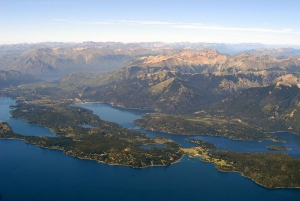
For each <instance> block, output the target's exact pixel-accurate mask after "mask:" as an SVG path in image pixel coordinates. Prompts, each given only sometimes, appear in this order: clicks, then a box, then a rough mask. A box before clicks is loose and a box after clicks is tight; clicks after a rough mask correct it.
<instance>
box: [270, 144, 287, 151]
mask: <svg viewBox="0 0 300 201" xmlns="http://www.w3.org/2000/svg"><path fill="white" fill-rule="evenodd" d="M266 148H267V149H269V150H276V151H288V150H291V149H290V148H288V147H284V146H278V145H269V146H267V147H266Z"/></svg>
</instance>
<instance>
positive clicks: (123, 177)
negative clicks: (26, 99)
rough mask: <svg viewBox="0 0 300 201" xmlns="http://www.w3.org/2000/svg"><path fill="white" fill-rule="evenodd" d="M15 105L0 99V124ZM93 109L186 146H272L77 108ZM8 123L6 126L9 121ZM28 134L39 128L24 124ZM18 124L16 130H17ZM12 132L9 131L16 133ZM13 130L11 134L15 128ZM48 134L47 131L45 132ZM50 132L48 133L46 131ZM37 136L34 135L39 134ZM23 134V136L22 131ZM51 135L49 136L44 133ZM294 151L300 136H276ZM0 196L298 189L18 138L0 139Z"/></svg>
mask: <svg viewBox="0 0 300 201" xmlns="http://www.w3.org/2000/svg"><path fill="white" fill-rule="evenodd" d="M11 104H14V102H13V101H12V100H10V99H7V98H0V111H1V114H0V117H1V118H0V120H3V121H7V122H8V123H9V122H10V121H13V119H10V118H9V110H10V109H9V105H11ZM76 106H81V107H85V108H88V109H91V110H93V111H94V113H95V114H97V115H99V116H100V118H101V119H104V120H108V121H113V122H116V123H119V124H121V125H122V126H124V127H127V128H130V129H134V130H138V131H142V132H145V133H147V135H148V136H149V137H155V136H157V135H159V136H162V137H167V138H171V139H173V140H174V141H176V142H178V143H180V144H182V146H184V147H190V146H193V145H194V144H192V143H190V142H188V141H186V140H185V139H186V138H196V139H203V140H206V141H209V142H212V143H214V144H216V145H217V147H218V149H230V150H236V151H245V150H248V151H255V152H257V151H264V152H269V151H270V150H267V149H266V148H265V147H266V146H267V145H271V144H278V145H280V144H281V143H274V142H271V141H263V142H244V141H233V140H229V139H227V138H221V137H210V136H180V135H169V134H164V133H159V132H150V131H144V130H143V129H140V128H138V126H137V125H135V124H133V123H132V120H134V119H137V118H139V117H140V116H141V115H143V114H145V113H146V112H147V111H140V110H126V109H120V108H116V107H112V106H110V105H106V104H98V103H87V104H76ZM9 124H10V123H9ZM25 125H27V126H28V127H26V126H25V127H23V126H24V125H21V126H22V130H26V129H27V128H28V129H29V127H30V126H31V129H33V130H31V131H30V133H32V134H35V135H43V133H44V132H40V131H38V130H37V131H35V130H34V129H35V128H37V129H38V128H40V127H38V126H34V125H30V126H29V125H28V124H25ZM17 127H18V125H16V126H14V128H15V129H16V128H17ZM14 128H13V129H14ZM15 129H14V130H15ZM47 130H48V129H47ZM48 131H49V130H48ZM36 132H37V133H39V134H37V133H36ZM24 133H25V132H24ZM48 134H49V133H48ZM278 135H279V136H281V135H282V136H283V138H285V140H286V141H287V143H286V144H285V146H287V147H290V148H292V150H290V151H287V152H286V153H288V154H290V155H293V156H296V157H299V142H300V138H299V136H296V135H292V134H289V133H279V134H278ZM0 194H1V196H2V199H1V201H4V200H146V201H147V200H299V197H300V190H299V189H276V190H274V189H272V190H270V189H266V188H264V187H261V186H259V185H257V184H255V183H254V182H252V181H251V180H250V179H247V178H244V177H242V176H241V175H240V174H239V173H222V172H219V171H218V170H216V168H215V167H214V165H213V164H211V163H204V162H201V161H200V160H199V159H198V158H189V157H188V156H185V157H184V158H183V159H182V160H181V161H180V162H178V163H175V164H173V165H171V166H168V167H147V168H142V169H133V168H130V167H123V166H111V165H106V164H102V163H98V162H96V161H91V160H82V159H77V158H74V157H71V156H68V155H66V154H64V153H63V152H62V151H59V150H50V149H43V148H40V147H37V146H35V145H30V144H26V143H24V142H23V141H20V140H0Z"/></svg>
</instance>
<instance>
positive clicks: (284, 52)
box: [245, 48, 300, 59]
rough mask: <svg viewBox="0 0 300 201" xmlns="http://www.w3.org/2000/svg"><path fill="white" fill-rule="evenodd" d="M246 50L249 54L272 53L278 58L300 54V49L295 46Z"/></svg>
mask: <svg viewBox="0 0 300 201" xmlns="http://www.w3.org/2000/svg"><path fill="white" fill-rule="evenodd" d="M245 52H246V53H249V54H257V55H270V56H272V57H276V58H278V59H283V58H288V57H293V56H300V49H293V48H278V49H274V48H260V49H253V50H249V51H245Z"/></svg>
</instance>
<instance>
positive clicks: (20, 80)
mask: <svg viewBox="0 0 300 201" xmlns="http://www.w3.org/2000/svg"><path fill="white" fill-rule="evenodd" d="M41 81H42V80H41V79H39V78H37V77H34V76H32V75H29V74H23V73H20V72H17V71H2V70H0V88H3V87H10V86H17V85H23V84H29V83H34V82H41Z"/></svg>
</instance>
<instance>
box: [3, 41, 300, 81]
mask: <svg viewBox="0 0 300 201" xmlns="http://www.w3.org/2000/svg"><path fill="white" fill-rule="evenodd" d="M253 48H256V49H257V48H264V49H260V50H261V52H266V53H267V52H268V51H269V52H270V54H271V55H274V57H277V58H274V59H272V58H270V61H264V62H265V64H263V63H261V64H259V65H258V66H259V68H257V67H256V66H257V62H258V61H259V62H260V61H261V59H260V58H258V60H253V59H252V60H251V59H250V58H237V59H243V60H240V62H238V63H237V62H235V61H234V60H235V58H236V57H237V56H229V55H232V54H234V53H237V52H241V51H242V50H243V51H249V52H251V51H250V50H251V49H253ZM262 50H264V51H262ZM281 50H285V51H283V52H286V54H279V53H278V54H276V53H275V52H274V50H272V49H266V46H265V45H263V44H220V43H188V42H183V43H170V44H168V43H161V42H152V43H151V42H148V43H126V44H125V43H119V42H92V41H87V42H83V43H59V42H57V43H54V42H45V43H38V44H15V45H0V70H17V71H20V72H22V73H29V74H32V75H35V76H39V77H42V78H47V79H49V78H51V77H53V78H61V77H63V76H64V75H67V74H70V73H73V72H107V71H113V70H116V69H120V68H122V67H124V66H127V67H135V66H140V67H143V68H144V70H145V68H146V67H147V65H148V66H149V67H150V68H151V70H155V69H154V67H155V68H156V67H160V68H166V70H175V71H176V70H178V68H180V71H184V69H185V72H190V73H193V72H197V73H198V72H203V73H211V72H219V71H220V72H222V73H224V72H225V73H226V72H229V73H234V72H239V70H248V69H250V70H252V71H253V70H255V69H272V68H275V69H285V68H289V67H290V68H294V67H297V66H298V61H299V58H290V57H288V58H286V57H287V56H289V55H296V53H297V50H296V49H291V48H290V49H288V48H286V49H284V48H282V49H281ZM257 51H258V50H257ZM276 51H277V52H278V51H279V49H278V50H276ZM219 52H221V53H219ZM253 53H255V54H256V53H257V52H255V51H254V52H253ZM241 55H243V54H241ZM251 55H252V54H251ZM260 55H261V56H260ZM149 56H152V57H149ZM263 56H265V54H263V53H261V54H259V55H258V56H257V57H263ZM239 57H241V56H239ZM244 57H245V55H244ZM278 58H281V60H280V59H278ZM255 59H257V58H255ZM276 59H277V60H276ZM127 62H128V63H127ZM272 62H273V63H272Z"/></svg>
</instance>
